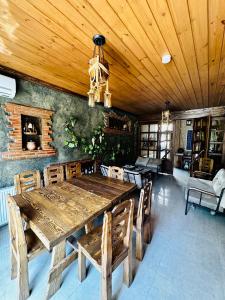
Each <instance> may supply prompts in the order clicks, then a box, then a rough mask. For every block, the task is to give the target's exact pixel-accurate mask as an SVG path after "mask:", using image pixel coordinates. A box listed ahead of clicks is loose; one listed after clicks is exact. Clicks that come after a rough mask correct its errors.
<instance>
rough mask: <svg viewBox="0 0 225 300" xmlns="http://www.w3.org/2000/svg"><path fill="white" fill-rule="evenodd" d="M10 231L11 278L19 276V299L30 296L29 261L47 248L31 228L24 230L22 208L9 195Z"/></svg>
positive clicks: (22, 299)
mask: <svg viewBox="0 0 225 300" xmlns="http://www.w3.org/2000/svg"><path fill="white" fill-rule="evenodd" d="M8 215H9V233H10V241H11V242H10V248H11V251H10V252H11V279H14V278H16V277H17V279H18V288H19V300H24V299H27V298H28V297H29V294H30V292H29V277H28V262H29V261H30V260H31V259H33V258H34V257H35V256H37V255H38V254H40V252H42V251H43V250H45V247H44V245H43V244H42V242H41V241H40V240H39V239H38V237H37V236H36V235H35V234H34V232H33V231H32V230H31V229H28V230H24V228H23V221H22V218H21V214H20V209H19V207H18V206H17V204H16V202H15V200H14V199H13V197H12V196H8Z"/></svg>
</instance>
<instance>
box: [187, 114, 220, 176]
mask: <svg viewBox="0 0 225 300" xmlns="http://www.w3.org/2000/svg"><path fill="white" fill-rule="evenodd" d="M199 155H200V156H201V157H204V156H205V157H209V158H211V159H213V161H214V168H213V169H214V172H215V171H217V170H219V169H220V168H221V163H224V158H225V117H224V116H220V117H211V116H207V117H203V118H198V119H194V123H193V137H192V161H193V162H194V163H193V168H192V169H193V171H195V170H198V168H199V166H198V161H195V158H197V157H198V156H199Z"/></svg>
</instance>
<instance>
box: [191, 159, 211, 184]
mask: <svg viewBox="0 0 225 300" xmlns="http://www.w3.org/2000/svg"><path fill="white" fill-rule="evenodd" d="M213 165H214V160H213V159H212V158H208V157H201V158H200V159H199V170H196V171H194V172H193V177H197V178H202V179H209V180H211V179H212V175H213V174H212V171H213Z"/></svg>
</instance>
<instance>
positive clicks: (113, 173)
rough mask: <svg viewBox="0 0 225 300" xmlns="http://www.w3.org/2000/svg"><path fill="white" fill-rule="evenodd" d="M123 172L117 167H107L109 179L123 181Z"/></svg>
mask: <svg viewBox="0 0 225 300" xmlns="http://www.w3.org/2000/svg"><path fill="white" fill-rule="evenodd" d="M123 175H124V171H123V169H122V168H118V167H115V166H113V167H109V171H108V176H109V177H111V178H115V179H119V180H123Z"/></svg>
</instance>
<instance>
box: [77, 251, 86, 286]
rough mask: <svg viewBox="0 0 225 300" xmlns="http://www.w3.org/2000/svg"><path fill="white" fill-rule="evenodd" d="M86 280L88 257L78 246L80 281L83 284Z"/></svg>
mask: <svg viewBox="0 0 225 300" xmlns="http://www.w3.org/2000/svg"><path fill="white" fill-rule="evenodd" d="M85 278H86V257H85V255H84V254H83V252H82V250H81V247H80V245H78V279H79V281H80V282H82V281H83V280H84V279H85Z"/></svg>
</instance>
